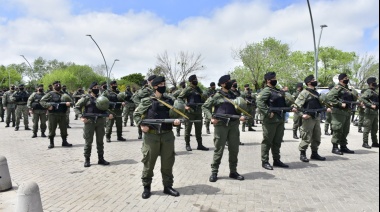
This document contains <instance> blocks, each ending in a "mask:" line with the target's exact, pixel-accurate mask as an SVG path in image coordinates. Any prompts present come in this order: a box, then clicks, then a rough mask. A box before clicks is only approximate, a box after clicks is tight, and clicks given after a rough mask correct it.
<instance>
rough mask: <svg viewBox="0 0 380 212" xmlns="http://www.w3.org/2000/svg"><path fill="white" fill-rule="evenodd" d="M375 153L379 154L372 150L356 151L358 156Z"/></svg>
mask: <svg viewBox="0 0 380 212" xmlns="http://www.w3.org/2000/svg"><path fill="white" fill-rule="evenodd" d="M373 153H377V152H375V151H370V150H365V149H359V150H355V154H358V155H364V154H373Z"/></svg>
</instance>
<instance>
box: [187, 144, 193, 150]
mask: <svg viewBox="0 0 380 212" xmlns="http://www.w3.org/2000/svg"><path fill="white" fill-rule="evenodd" d="M186 151H189V152H190V151H193V149H192V148H191V146H190V143H187V142H186Z"/></svg>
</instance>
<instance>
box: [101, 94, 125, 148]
mask: <svg viewBox="0 0 380 212" xmlns="http://www.w3.org/2000/svg"><path fill="white" fill-rule="evenodd" d="M119 93H120V91H118V90H115V89H112V90H107V91H104V92H103V94H102V96H105V97H107V98H108V99H109V101H110V102H113V103H116V105H115V107H114V108H111V109H110V110H111V111H112V113H113V114H114V115H115V117H114V119H108V120H107V122H106V140H107V142H111V134H112V127H113V125H114V124H115V123H116V135H117V140H118V141H126V139H125V138H123V135H122V134H123V117H122V113H123V110H122V109H121V107H122V105H123V104H122V103H123V101H122V100H119V99H118V98H117V95H118V94H119Z"/></svg>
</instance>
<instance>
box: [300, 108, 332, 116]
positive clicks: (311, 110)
mask: <svg viewBox="0 0 380 212" xmlns="http://www.w3.org/2000/svg"><path fill="white" fill-rule="evenodd" d="M325 111H327V109H326V108H325V107H323V108H318V109H302V112H303V113H314V117H316V116H317V113H320V112H325Z"/></svg>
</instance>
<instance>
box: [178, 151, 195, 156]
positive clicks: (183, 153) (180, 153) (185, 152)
mask: <svg viewBox="0 0 380 212" xmlns="http://www.w3.org/2000/svg"><path fill="white" fill-rule="evenodd" d="M190 154H191V153H190V152H189V151H179V152H175V155H177V156H179V155H190Z"/></svg>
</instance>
